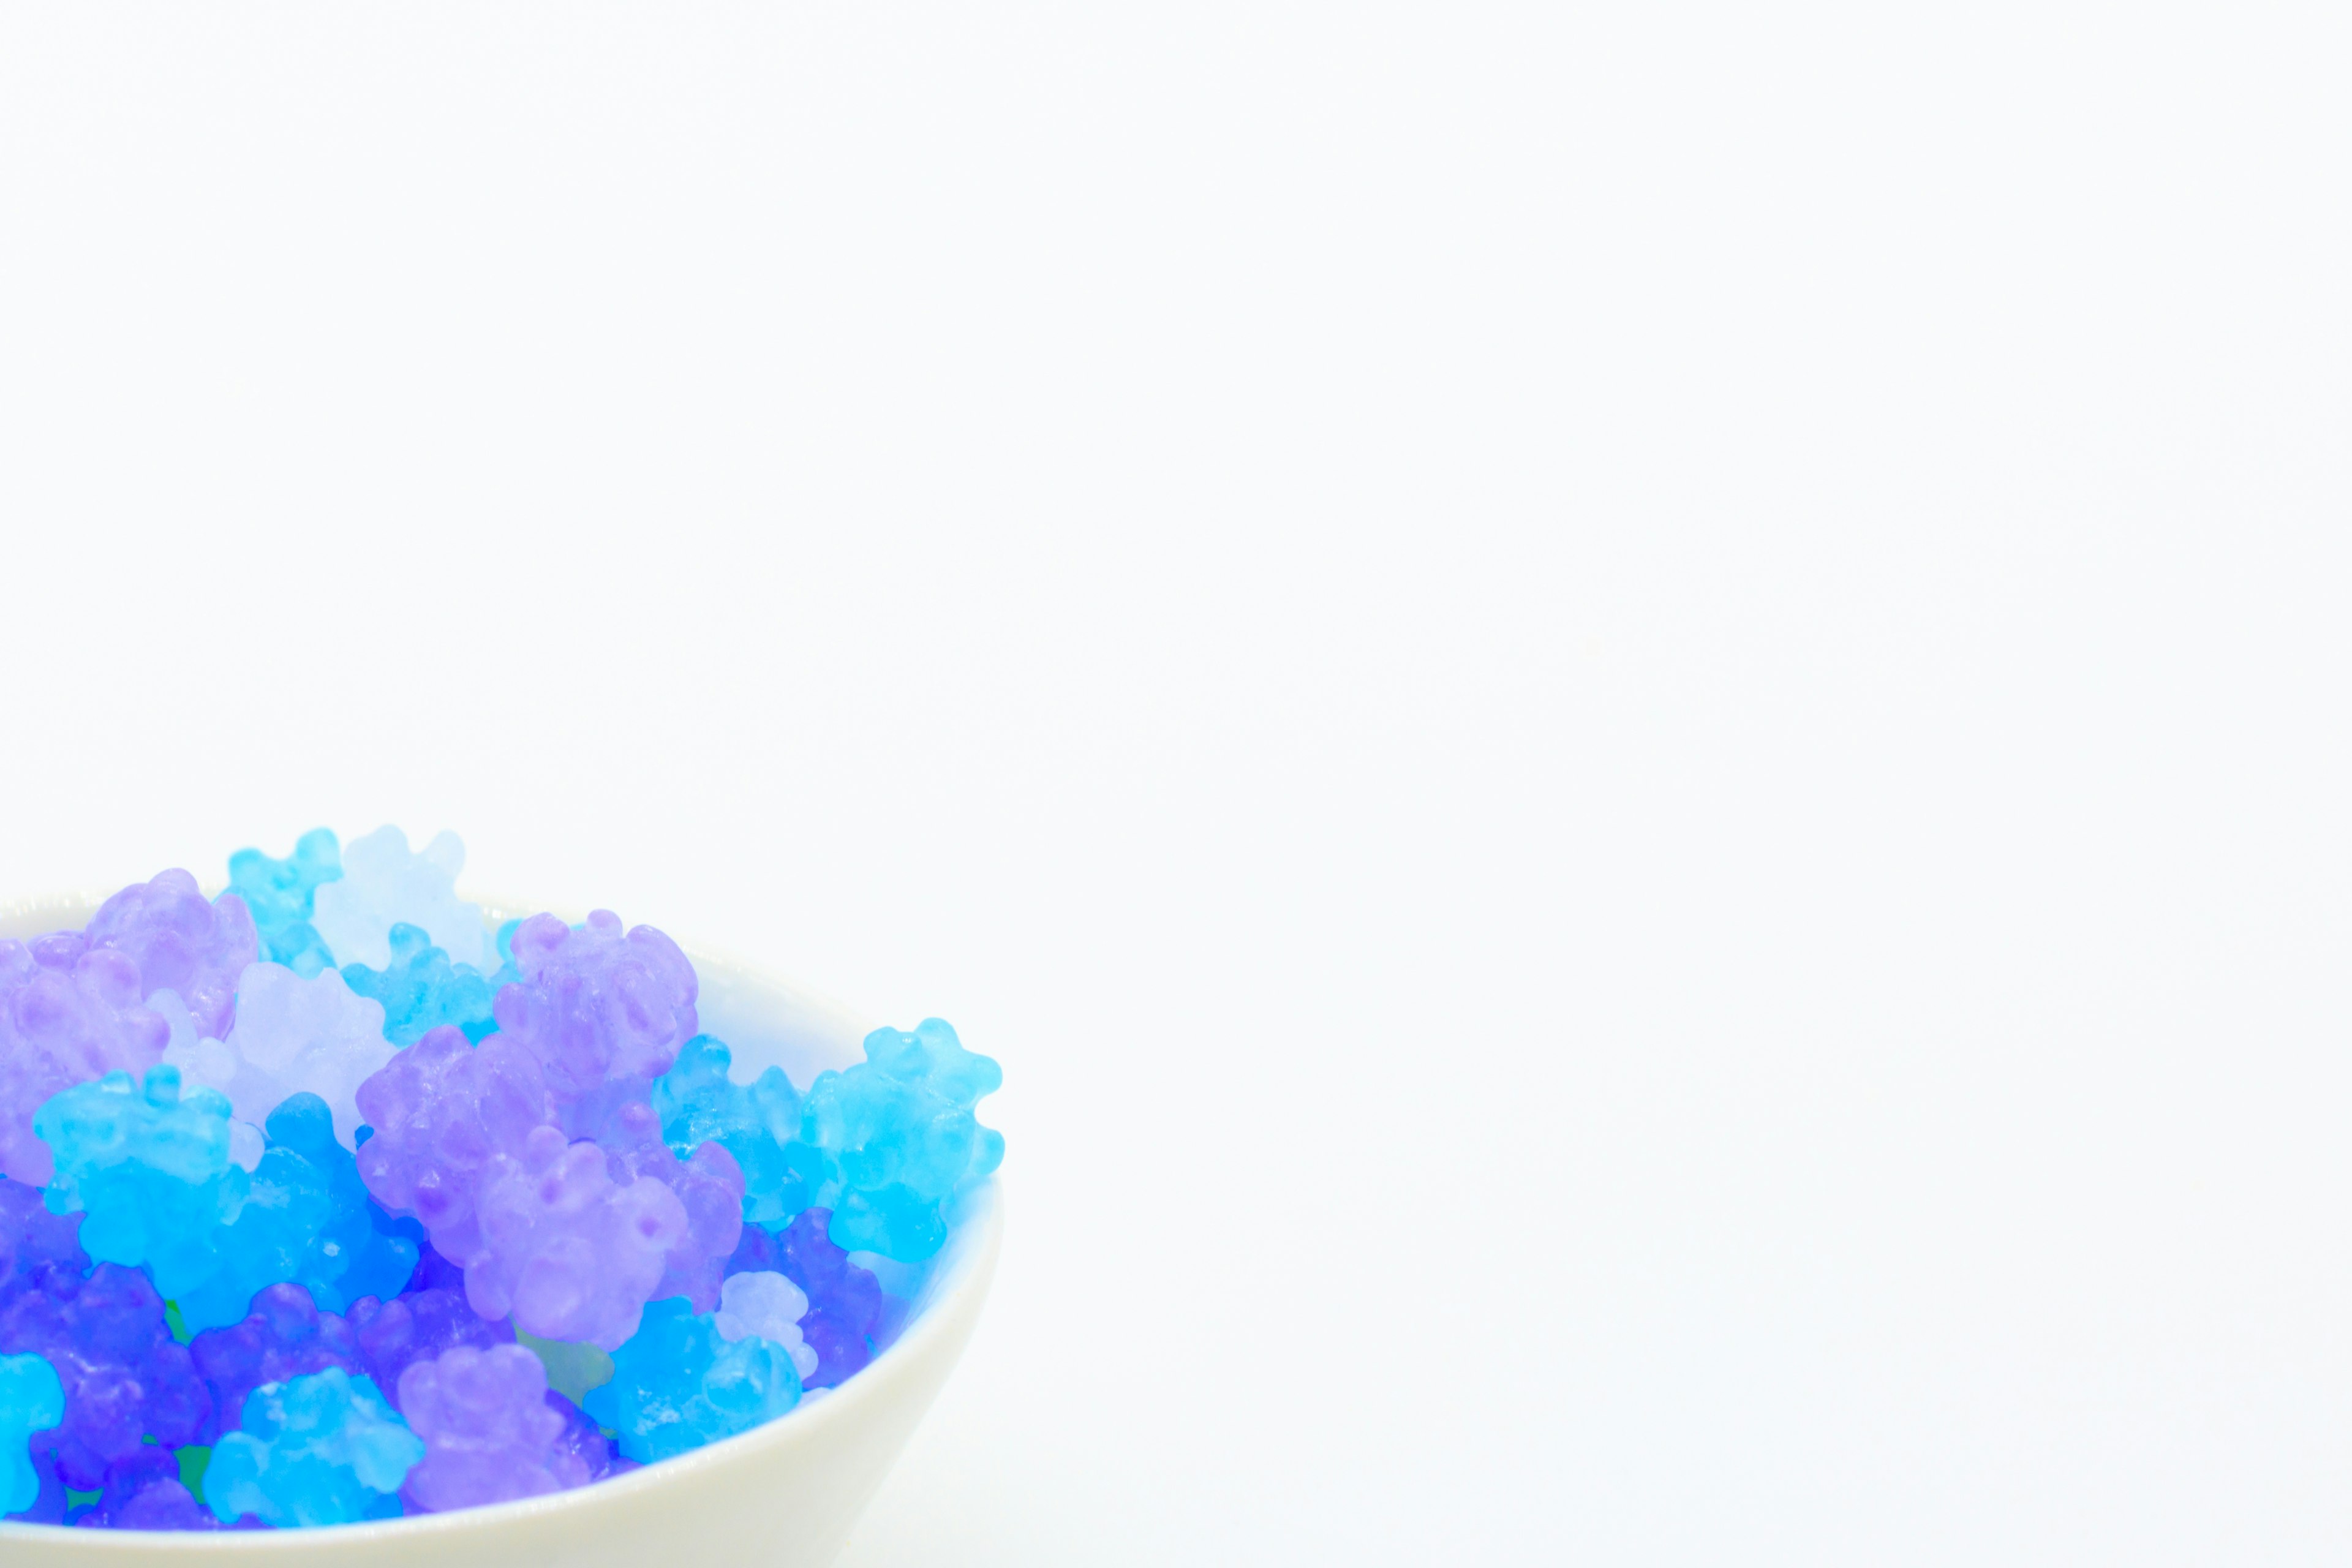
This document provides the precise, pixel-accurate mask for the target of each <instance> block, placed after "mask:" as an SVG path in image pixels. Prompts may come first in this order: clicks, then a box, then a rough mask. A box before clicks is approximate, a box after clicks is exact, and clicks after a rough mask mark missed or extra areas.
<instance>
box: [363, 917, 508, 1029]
mask: <svg viewBox="0 0 2352 1568" xmlns="http://www.w3.org/2000/svg"><path fill="white" fill-rule="evenodd" d="M390 941H391V943H392V962H391V963H389V964H388V965H386V966H385V967H384V968H383V969H381V970H375V969H370V968H369V967H368V966H367V965H366V964H364V963H347V964H345V965H344V966H343V984H346V985H348V986H350V987H351V988H352V991H353V992H354V993H355V994H359V995H362V996H369V997H373V998H374V999H375V1000H376V1001H378V1002H381V1003H383V1037H384V1038H385V1039H387V1040H390V1041H391V1042H392V1043H393V1044H394V1045H395V1046H413V1045H415V1043H416V1042H417V1041H419V1040H421V1039H423V1038H424V1037H425V1033H426V1031H428V1030H431V1029H435V1028H438V1027H439V1026H442V1025H444V1024H454V1025H456V1026H457V1027H458V1028H460V1029H463V1030H464V1031H465V1032H466V1038H467V1039H468V1040H471V1041H472V1042H473V1043H474V1044H476V1045H480V1044H481V1043H482V1038H483V1037H484V1036H486V1035H488V1034H489V1033H490V1032H491V1031H493V1030H495V1029H496V1028H497V1027H498V1024H497V1023H496V1022H495V1021H494V1020H493V1019H492V1018H491V1017H490V1001H491V998H492V997H493V996H494V995H495V994H497V992H496V988H495V987H494V986H493V985H492V984H491V983H490V981H489V980H488V978H487V977H485V976H484V975H483V974H482V973H481V972H480V971H479V970H477V969H476V968H475V967H474V966H473V965H472V964H470V963H450V962H449V955H448V954H447V953H446V952H443V951H442V950H441V949H439V948H437V947H435V946H434V945H433V939H432V938H431V937H429V936H427V935H426V934H425V928H424V927H422V926H413V925H409V924H407V923H406V922H402V923H399V924H396V925H394V927H393V928H392V934H391V937H390Z"/></svg>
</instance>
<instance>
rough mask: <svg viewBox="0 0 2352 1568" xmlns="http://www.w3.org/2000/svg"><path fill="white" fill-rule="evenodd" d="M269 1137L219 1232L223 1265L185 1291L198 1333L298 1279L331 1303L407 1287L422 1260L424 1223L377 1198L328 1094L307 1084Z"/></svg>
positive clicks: (272, 1121)
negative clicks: (395, 1214)
mask: <svg viewBox="0 0 2352 1568" xmlns="http://www.w3.org/2000/svg"><path fill="white" fill-rule="evenodd" d="M266 1131H267V1132H268V1148H267V1150H266V1152H264V1153H263V1154H262V1156H261V1163H260V1164H259V1165H258V1166H257V1167H255V1169H254V1172H253V1174H252V1177H251V1193H250V1195H249V1196H248V1197H247V1201H246V1205H245V1207H244V1208H243V1209H242V1210H241V1211H239V1213H238V1214H237V1216H236V1220H235V1221H234V1222H232V1223H231V1224H229V1225H226V1226H222V1227H220V1228H219V1229H218V1230H216V1231H215V1232H214V1236H213V1239H214V1245H215V1249H216V1251H217V1254H218V1259H219V1262H218V1267H217V1268H216V1269H215V1272H214V1273H213V1274H212V1276H211V1277H210V1278H209V1279H205V1280H204V1281H202V1282H201V1283H198V1284H194V1285H191V1286H188V1287H186V1288H184V1289H182V1290H181V1291H180V1292H179V1293H178V1298H177V1299H178V1301H179V1306H180V1318H181V1321H183V1322H184V1324H185V1325H186V1326H187V1329H188V1331H189V1332H191V1333H197V1332H201V1331H204V1330H205V1329H214V1328H222V1327H225V1326H226V1325H227V1324H230V1323H236V1322H242V1321H244V1319H245V1315H246V1313H247V1311H248V1310H250V1309H251V1307H252V1304H253V1298H254V1294H255V1292H257V1291H258V1290H261V1289H264V1288H265V1287H268V1286H270V1285H277V1284H282V1283H284V1282H286V1281H288V1280H291V1281H293V1282H294V1283H296V1284H298V1285H301V1286H304V1287H306V1288H307V1289H309V1290H310V1295H311V1298H312V1299H313V1300H316V1301H317V1302H318V1304H319V1305H320V1307H323V1308H324V1309H326V1310H328V1311H331V1312H341V1311H342V1310H345V1309H347V1308H348V1307H350V1305H351V1304H352V1302H353V1301H355V1300H359V1298H361V1297H362V1296H375V1297H380V1298H383V1299H384V1300H390V1299H391V1298H392V1297H394V1296H396V1295H398V1294H399V1293H400V1289H401V1287H402V1286H403V1285H405V1284H406V1283H407V1282H408V1277H409V1275H410V1274H412V1273H414V1272H415V1268H416V1255H417V1246H418V1226H416V1224H415V1222H414V1221H406V1222H397V1221H394V1220H393V1219H391V1218H390V1217H388V1216H386V1215H384V1214H383V1211H382V1210H381V1209H378V1208H377V1207H376V1206H375V1205H374V1204H373V1202H372V1201H371V1200H370V1199H369V1197H368V1193H367V1188H366V1187H365V1186H364V1185H363V1184H362V1183H361V1181H360V1175H359V1169H358V1166H357V1165H356V1164H355V1163H353V1161H352V1155H351V1152H350V1151H349V1150H347V1149H345V1148H344V1147H343V1146H342V1145H341V1143H339V1142H336V1141H335V1121H334V1115H333V1113H332V1112H331V1111H330V1110H328V1109H327V1102H326V1101H325V1100H320V1098H319V1097H318V1096H317V1095H315V1094H297V1095H292V1096H289V1098H287V1099H286V1100H284V1101H282V1102H280V1103H279V1105H278V1109H277V1110H273V1111H271V1112H270V1113H269V1123H268V1128H267V1129H266Z"/></svg>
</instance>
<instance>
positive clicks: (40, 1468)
mask: <svg viewBox="0 0 2352 1568" xmlns="http://www.w3.org/2000/svg"><path fill="white" fill-rule="evenodd" d="M54 1437H55V1434H53V1433H48V1432H39V1433H36V1434H35V1435H34V1436H33V1444H32V1455H31V1458H32V1460H33V1474H34V1476H35V1478H36V1479H37V1480H38V1482H39V1484H40V1491H39V1492H38V1494H37V1495H36V1496H35V1497H34V1499H33V1505H32V1506H31V1507H30V1508H27V1509H23V1510H19V1511H17V1512H16V1513H12V1514H9V1515H8V1516H7V1517H8V1518H10V1519H12V1520H15V1521H17V1522H18V1523H20V1524H63V1523H64V1522H65V1521H66V1484H65V1482H63V1481H61V1480H59V1479H58V1457H57V1455H56V1453H55V1452H54V1451H52V1449H51V1447H50V1444H51V1442H52V1441H53V1440H54Z"/></svg>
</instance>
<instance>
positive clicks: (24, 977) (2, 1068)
mask: <svg viewBox="0 0 2352 1568" xmlns="http://www.w3.org/2000/svg"><path fill="white" fill-rule="evenodd" d="M143 995H144V992H143V991H142V989H141V987H140V984H139V966H138V964H137V963H135V962H133V961H132V960H131V958H130V957H129V956H127V955H126V954H123V953H120V952H115V951H114V950H113V949H111V948H99V949H96V950H92V949H91V948H90V947H89V942H88V941H87V940H86V939H85V938H84V937H83V936H82V934H81V933H80V932H79V931H57V932H53V933H52V934H50V935H48V936H45V937H40V938H37V939H36V940H35V941H34V942H32V943H31V945H29V946H27V945H26V943H24V942H0V1171H5V1173H7V1174H9V1175H11V1176H14V1177H15V1178H16V1180H18V1181H20V1182H28V1183H31V1184H33V1185H35V1186H46V1185H47V1184H48V1180H49V1175H50V1173H51V1170H52V1169H53V1166H52V1163H51V1159H50V1153H49V1149H48V1145H47V1144H46V1143H43V1142H41V1141H40V1140H39V1138H37V1136H36V1135H35V1133H34V1131H33V1113H34V1112H35V1111H37V1110H40V1108H41V1107H42V1106H43V1105H45V1104H47V1102H48V1101H49V1100H51V1099H52V1098H53V1097H55V1096H56V1095H57V1094H58V1093H59V1092H60V1091H62V1090H65V1089H70V1088H72V1087H73V1086H74V1085H76V1084H78V1083H87V1082H89V1080H90V1079H95V1078H102V1077H104V1076H105V1075H106V1074H108V1073H110V1072H131V1073H143V1072H145V1071H146V1070H147V1069H148V1068H151V1067H153V1066H154V1065H155V1064H156V1063H157V1062H158V1061H160V1060H162V1059H163V1046H164V1043H165V1041H166V1039H167V1038H168V1037H169V1031H168V1028H167V1026H166V1025H165V1024H164V1022H163V1017H162V1016H160V1015H159V1014H157V1013H155V1012H154V1011H153V1010H152V1009H151V1008H149V1007H146V1006H143V1005H141V998H142V996H143Z"/></svg>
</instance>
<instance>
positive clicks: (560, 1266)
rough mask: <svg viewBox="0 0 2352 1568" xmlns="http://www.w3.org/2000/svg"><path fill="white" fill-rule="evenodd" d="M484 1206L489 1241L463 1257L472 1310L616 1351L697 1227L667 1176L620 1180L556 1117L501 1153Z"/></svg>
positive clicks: (599, 1153) (600, 1154)
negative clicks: (516, 1153) (513, 1150)
mask: <svg viewBox="0 0 2352 1568" xmlns="http://www.w3.org/2000/svg"><path fill="white" fill-rule="evenodd" d="M478 1206H479V1210H480V1216H479V1217H480V1235H481V1242H480V1245H479V1247H478V1250H476V1251H475V1252H473V1253H470V1254H468V1255H466V1256H464V1257H460V1258H457V1261H458V1262H460V1263H462V1264H464V1265H465V1268H466V1297H467V1300H469V1301H471V1302H472V1303H473V1307H474V1310H476V1311H477V1312H479V1313H480V1314H481V1315H482V1316H484V1317H486V1318H503V1317H507V1316H509V1314H511V1315H512V1317H513V1318H514V1322H515V1327H517V1328H518V1329H523V1330H527V1331H530V1332H531V1333H534V1334H537V1335H538V1336H539V1337H540V1338H541V1339H547V1340H572V1341H575V1342H581V1343H584V1344H593V1345H595V1346H597V1347H598V1348H599V1349H602V1350H607V1351H610V1350H617V1349H619V1348H620V1346H621V1345H622V1344H623V1343H624V1342H626V1341H627V1339H628V1338H629V1336H630V1335H632V1334H634V1333H635V1332H636V1331H637V1321H638V1319H639V1318H640V1317H641V1316H642V1315H643V1314H644V1311H645V1305H646V1302H647V1301H649V1300H653V1298H654V1290H655V1288H656V1286H658V1285H659V1284H660V1283H661V1280H662V1278H663V1276H664V1275H665V1273H666V1272H667V1268H668V1265H669V1256H670V1253H671V1252H672V1250H673V1249H675V1248H676V1247H678V1246H679V1244H680V1243H682V1242H684V1241H685V1240H686V1239H687V1237H688V1229H689V1226H688V1219H687V1214H686V1209H685V1206H684V1205H682V1204H680V1203H679V1201H678V1198H677V1194H675V1193H673V1192H672V1191H670V1189H669V1188H668V1187H667V1186H665V1185H663V1184H661V1183H660V1182H656V1181H642V1182H631V1183H629V1184H627V1185H625V1186H621V1185H616V1184H614V1181H613V1178H612V1175H611V1174H610V1173H609V1172H608V1170H607V1169H606V1166H605V1159H604V1151H603V1150H601V1149H599V1148H597V1147H596V1145H595V1144H593V1143H586V1142H583V1143H572V1144H566V1143H565V1142H564V1141H563V1134H562V1131H560V1130H558V1129H556V1128H553V1127H539V1128H534V1129H532V1131H531V1133H530V1136H529V1137H528V1138H526V1139H524V1140H523V1147H522V1152H521V1155H520V1158H519V1159H515V1160H510V1161H501V1162H500V1163H499V1170H498V1173H496V1174H495V1175H493V1176H491V1177H490V1179H489V1180H488V1181H486V1182H484V1183H483V1184H482V1190H481V1194H480V1196H479V1199H478ZM453 1256H454V1255H453Z"/></svg>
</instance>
